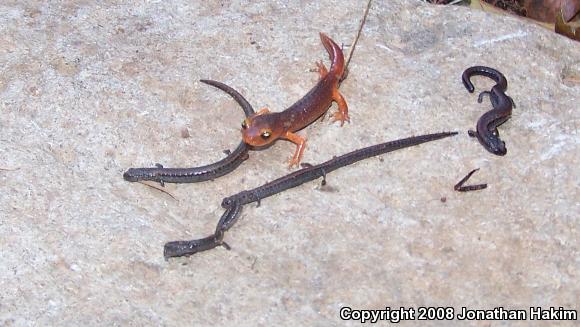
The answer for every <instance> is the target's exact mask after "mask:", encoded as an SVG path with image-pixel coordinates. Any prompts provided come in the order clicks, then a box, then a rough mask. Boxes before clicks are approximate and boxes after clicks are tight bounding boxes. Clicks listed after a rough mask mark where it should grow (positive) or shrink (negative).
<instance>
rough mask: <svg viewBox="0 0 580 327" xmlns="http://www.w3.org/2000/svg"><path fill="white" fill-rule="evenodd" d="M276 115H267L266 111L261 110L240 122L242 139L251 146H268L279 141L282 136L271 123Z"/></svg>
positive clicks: (279, 130) (278, 129) (267, 111)
mask: <svg viewBox="0 0 580 327" xmlns="http://www.w3.org/2000/svg"><path fill="white" fill-rule="evenodd" d="M275 114H276V113H273V114H271V113H269V110H268V109H262V110H260V111H258V112H257V113H255V114H253V115H251V116H250V117H248V118H246V119H244V120H243V121H242V139H243V140H244V142H245V143H246V144H249V145H252V146H264V145H268V144H270V143H272V142H274V141H275V140H277V139H279V138H280V136H281V135H282V131H281V129H280V128H276V127H275V124H273V122H274V121H275V117H273V116H274V115H275Z"/></svg>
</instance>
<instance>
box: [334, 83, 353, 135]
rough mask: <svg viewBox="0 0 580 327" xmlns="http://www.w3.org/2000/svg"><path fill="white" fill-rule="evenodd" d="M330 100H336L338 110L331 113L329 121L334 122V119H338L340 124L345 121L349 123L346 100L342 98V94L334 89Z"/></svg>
mask: <svg viewBox="0 0 580 327" xmlns="http://www.w3.org/2000/svg"><path fill="white" fill-rule="evenodd" d="M332 100H334V101H336V104H337V105H338V111H337V112H335V113H333V114H332V121H331V122H332V123H334V122H335V121H340V126H343V125H344V122H345V121H346V122H349V123H350V117H349V116H348V106H347V104H346V100H344V97H343V96H342V94H340V92H338V89H334V91H333V92H332Z"/></svg>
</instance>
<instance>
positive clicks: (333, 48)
mask: <svg viewBox="0 0 580 327" xmlns="http://www.w3.org/2000/svg"><path fill="white" fill-rule="evenodd" d="M320 40H321V41H322V45H324V48H325V49H326V51H327V52H328V56H329V58H330V62H331V64H330V73H333V74H334V75H335V76H336V77H337V78H338V79H339V80H340V79H341V78H342V76H343V75H344V73H345V70H344V54H343V53H342V49H341V48H340V47H339V46H338V44H336V43H335V42H334V41H333V40H332V39H331V38H329V37H328V35H326V34H324V33H322V32H320Z"/></svg>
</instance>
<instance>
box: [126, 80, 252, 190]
mask: <svg viewBox="0 0 580 327" xmlns="http://www.w3.org/2000/svg"><path fill="white" fill-rule="evenodd" d="M200 82H202V83H205V84H208V85H211V86H214V87H216V88H218V89H220V90H222V91H224V92H226V93H227V94H229V95H230V96H231V97H232V98H233V99H234V100H236V102H237V103H238V104H239V105H240V107H242V110H243V111H244V114H245V115H246V117H249V116H250V115H252V114H254V109H253V108H252V106H251V105H250V103H249V102H248V101H247V100H246V99H245V98H244V97H243V96H242V95H241V94H240V93H239V92H238V91H236V90H234V89H233V88H231V87H229V86H227V85H226V84H223V83H220V82H216V81H212V80H200ZM248 151H249V147H248V146H247V145H246V143H244V142H243V141H242V142H240V144H239V145H238V147H237V148H236V149H235V150H234V151H233V152H231V153H229V154H228V155H227V156H226V157H225V158H224V159H222V160H220V161H218V162H215V163H213V164H210V165H206V166H201V167H194V168H163V166H162V165H160V164H157V167H155V168H129V169H128V170H127V171H126V172H125V173H124V174H123V178H124V179H125V180H126V181H129V182H138V181H155V182H159V183H160V184H161V186H163V185H164V184H165V183H198V182H204V181H207V180H211V179H215V178H218V177H221V176H223V175H226V174H228V173H230V172H232V171H233V170H235V169H236V168H237V167H238V166H239V165H240V164H242V162H244V161H245V160H247V159H248Z"/></svg>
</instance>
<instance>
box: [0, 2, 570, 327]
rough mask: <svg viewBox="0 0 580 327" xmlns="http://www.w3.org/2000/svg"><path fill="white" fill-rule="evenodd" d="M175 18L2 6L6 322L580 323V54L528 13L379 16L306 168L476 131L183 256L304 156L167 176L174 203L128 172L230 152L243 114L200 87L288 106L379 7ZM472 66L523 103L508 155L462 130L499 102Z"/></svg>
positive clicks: (120, 9)
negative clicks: (454, 315)
mask: <svg viewBox="0 0 580 327" xmlns="http://www.w3.org/2000/svg"><path fill="white" fill-rule="evenodd" d="M171 3H172V4H171V5H168V4H165V3H164V2H157V1H147V2H140V3H139V4H123V3H122V2H118V1H109V2H103V3H99V4H95V3H93V2H91V1H62V2H58V4H57V3H53V4H50V5H48V4H46V3H45V2H44V1H2V3H0V69H1V76H0V109H1V115H0V128H1V130H0V154H1V156H0V160H1V161H0V167H2V168H18V169H17V170H0V180H1V181H2V184H1V187H2V191H1V195H0V246H1V248H2V254H1V260H0V272H1V274H2V277H1V279H0V289H2V292H0V325H8V326H10V325H29V324H31V325H32V324H37V325H41V326H42V325H87V324H88V325H112V324H118V325H128V324H132V325H200V326H201V325H234V324H236V325H248V326H256V325H258V326H266V325H272V324H273V323H275V324H281V325H296V323H298V325H303V326H329V325H334V324H338V323H340V320H339V318H338V311H339V309H340V307H341V306H345V305H348V306H351V307H353V308H371V309H380V308H384V307H385V306H392V307H397V308H398V307H399V306H412V307H418V306H425V305H431V306H455V307H456V308H459V307H461V306H466V307H469V308H474V309H478V308H494V307H497V306H505V307H508V308H522V309H527V308H528V307H529V306H543V307H549V306H556V307H558V306H562V307H565V308H572V309H574V308H575V309H580V307H579V305H578V299H579V298H580V285H579V282H578V280H579V279H580V276H579V268H580V253H579V248H578V247H579V245H578V239H579V234H580V233H579V231H578V217H579V216H580V215H579V211H580V210H579V206H580V203H579V202H580V195H579V181H580V175H579V174H580V173H579V172H580V170H579V169H578V167H579V166H580V159H579V153H580V152H579V150H580V149H579V146H578V144H579V137H578V125H579V118H580V117H579V116H580V114H579V112H580V111H579V110H578V103H579V94H580V86H578V84H576V85H573V84H566V83H563V80H562V74H563V73H564V72H568V71H570V70H574V69H576V70H577V69H578V66H579V65H580V45H579V44H578V43H574V42H572V41H570V40H567V39H565V38H563V37H560V36H557V35H555V34H553V33H551V32H549V31H547V30H544V29H542V28H540V27H538V26H536V25H534V24H531V23H527V22H523V21H521V20H518V19H516V18H512V17H501V16H495V15H489V14H486V13H483V12H477V11H471V10H469V9H467V8H458V7H442V6H439V7H437V6H429V5H426V4H425V3H423V2H419V1H403V0H396V1H394V0H383V1H375V2H374V4H373V7H372V9H371V12H370V14H369V18H368V21H367V23H366V25H365V27H364V30H363V34H362V37H361V39H360V42H359V44H358V47H357V50H356V52H355V55H354V58H353V60H352V62H351V65H350V74H349V76H348V79H347V80H346V81H345V83H343V85H342V86H341V91H342V93H343V94H344V95H345V98H346V99H347V101H348V103H349V106H350V112H351V118H352V123H351V124H350V125H347V126H345V127H343V128H340V127H339V126H337V125H336V124H335V125H329V123H328V122H327V121H324V122H317V123H315V124H314V125H312V126H310V127H308V128H306V129H305V130H304V131H303V132H302V134H306V135H307V136H308V139H309V143H308V148H307V150H306V153H305V157H304V161H306V162H312V163H317V162H322V161H324V160H327V159H329V158H331V157H332V156H333V155H337V154H342V153H345V152H347V151H350V150H353V149H356V148H359V147H363V146H367V145H371V144H374V143H379V142H384V141H387V140H393V139H397V138H401V137H406V136H410V135H414V134H415V135H416V134H424V133H428V132H438V131H443V130H457V131H460V132H461V134H460V135H459V136H456V137H454V138H449V139H445V140H441V141H437V142H434V143H430V144H425V145H422V146H419V147H416V148H411V149H406V150H402V151H399V152H395V153H392V154H389V155H384V156H382V157H381V158H380V159H377V158H374V159H370V160H367V161H365V162H362V163H358V164H356V165H354V166H351V167H348V168H344V169H342V170H339V171H337V172H335V173H333V174H332V175H330V176H329V178H328V181H329V185H328V187H326V188H320V186H319V183H314V182H312V183H309V184H306V185H303V186H301V187H298V188H296V189H293V190H290V191H287V192H285V193H283V194H280V195H277V196H274V197H272V198H269V199H267V200H264V201H263V203H262V206H261V207H259V208H256V207H255V206H253V205H251V206H248V207H247V208H245V210H244V213H243V216H242V219H241V221H240V222H239V223H238V225H236V226H235V227H234V228H233V229H232V230H231V231H230V232H229V233H228V234H227V235H226V240H227V241H228V242H229V243H230V244H231V245H232V247H233V248H232V250H231V251H226V250H225V249H223V248H218V249H216V250H213V251H210V252H206V253H202V254H199V255H195V256H192V257H189V258H179V259H173V260H169V261H165V260H164V259H163V256H162V247H163V244H164V243H165V242H167V241H171V240H176V239H190V238H198V237H204V236H206V235H207V234H209V233H210V232H211V231H213V229H214V226H215V223H216V222H217V219H218V218H219V216H220V215H221V212H222V210H221V208H220V207H219V205H220V202H221V199H222V198H223V197H224V196H227V195H230V194H232V193H234V192H237V191H240V190H242V189H247V188H251V187H254V186H257V185H260V184H262V183H264V182H266V181H268V180H271V179H274V178H276V177H279V176H281V175H283V174H285V173H287V169H286V165H285V158H286V157H288V156H290V154H291V153H292V151H293V149H294V147H293V145H291V144H289V143H288V142H284V141H281V142H278V143H277V144H276V145H275V146H273V147H271V148H270V149H268V150H266V151H261V152H252V153H251V157H250V160H248V161H247V162H246V163H244V164H243V165H242V166H241V167H240V168H239V169H238V170H236V171H235V172H234V173H232V174H230V175H228V176H225V177H223V178H220V179H218V180H216V181H214V182H207V183H202V184H196V185H167V186H166V187H165V189H166V190H167V191H168V192H170V193H171V194H173V195H174V196H175V197H176V198H177V199H178V200H174V199H172V198H171V197H169V196H168V195H166V194H164V193H162V192H159V191H156V190H154V189H152V188H149V187H146V186H144V185H141V184H133V183H128V182H125V181H123V179H122V177H121V175H122V173H123V171H124V170H125V169H127V168H128V167H136V166H152V165H153V164H154V163H156V162H160V163H163V164H164V165H166V166H171V167H176V166H192V165H200V164H205V163H209V162H212V161H215V160H217V159H219V158H221V157H223V154H222V150H224V149H228V148H229V149H233V147H234V146H235V145H236V144H237V142H238V140H239V132H238V128H239V127H238V126H239V121H240V120H241V117H242V113H241V111H240V110H239V109H238V108H237V106H236V105H235V103H234V102H233V101H232V100H231V99H230V98H228V97H227V96H226V95H224V94H222V93H220V92H219V91H216V90H215V89H213V88H211V87H209V86H206V85H203V84H200V83H199V82H198V80H199V79H200V78H211V79H215V80H219V81H223V82H225V83H228V84H230V85H232V86H233V87H235V88H237V89H238V90H240V92H241V93H242V94H244V95H245V96H246V97H247V98H248V99H249V100H250V101H251V103H253V104H254V106H255V107H256V108H260V107H263V106H267V107H270V108H272V109H273V110H282V109H283V108H284V107H286V106H289V105H290V104H291V103H292V102H294V101H296V100H297V99H299V98H300V97H301V96H303V95H304V94H305V93H306V92H307V90H309V88H310V87H312V86H313V85H314V83H315V82H316V79H317V76H316V74H315V73H311V72H309V69H311V68H313V67H314V62H315V61H316V60H319V59H325V60H326V58H327V56H326V54H325V53H324V50H323V48H322V46H321V44H320V41H319V39H318V32H319V31H325V32H326V33H328V34H329V35H330V36H331V37H332V38H333V39H335V40H336V41H337V42H339V43H344V44H347V45H348V44H350V42H351V40H352V39H353V37H354V35H355V32H356V29H357V27H358V23H359V19H360V17H361V15H362V12H363V10H364V6H365V3H364V2H345V1H334V0H323V1H318V2H315V3H311V2H310V1H303V2H302V3H299V2H290V3H286V2H263V3H254V2H252V1H248V2H244V1H210V2H209V3H208V4H201V2H200V3H198V4H196V3H197V2H196V1H181V2H171ZM474 64H483V65H489V66H492V67H496V68H498V69H499V70H501V71H502V72H504V73H505V75H506V76H507V77H508V81H509V89H508V94H509V95H511V96H512V97H513V98H514V99H515V101H516V103H517V108H516V109H515V110H514V114H513V117H512V119H511V120H510V121H509V122H508V123H506V124H505V125H504V126H503V127H502V128H501V134H502V137H503V138H504V139H505V141H506V143H507V147H508V155H507V156H505V157H495V156H493V155H491V154H489V153H488V152H486V151H485V150H484V149H483V148H482V147H481V146H480V145H479V143H478V142H477V141H476V140H474V139H471V138H469V137H468V136H467V135H466V133H465V132H466V130H467V129H469V128H473V127H474V125H475V122H476V120H477V118H478V117H479V116H480V115H481V114H482V113H483V112H484V111H485V110H488V108H489V107H490V105H489V102H488V101H486V103H485V104H478V103H477V102H476V96H475V95H473V94H469V93H467V92H466V91H465V89H464V88H463V86H462V84H461V81H460V78H459V77H460V74H461V72H462V71H463V70H464V69H465V68H467V67H468V66H471V65H474ZM475 82H476V87H477V91H481V90H484V89H489V87H490V86H491V85H492V83H491V81H489V80H486V79H484V78H476V79H475ZM183 135H189V136H190V137H189V138H184V137H182V136H183ZM476 167H480V168H481V170H480V172H479V173H478V174H476V175H475V176H474V178H473V183H477V182H482V181H485V182H487V183H489V188H488V189H487V190H484V191H480V192H473V193H468V194H459V193H456V192H454V191H453V184H455V182H456V181H457V180H459V179H460V178H461V177H462V176H463V175H464V174H465V173H467V172H468V171H469V170H471V169H473V168H476ZM442 197H445V198H446V199H447V201H446V202H442V201H441V200H440V199H441V198H442ZM354 325H357V324H356V323H355V324H354Z"/></svg>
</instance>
